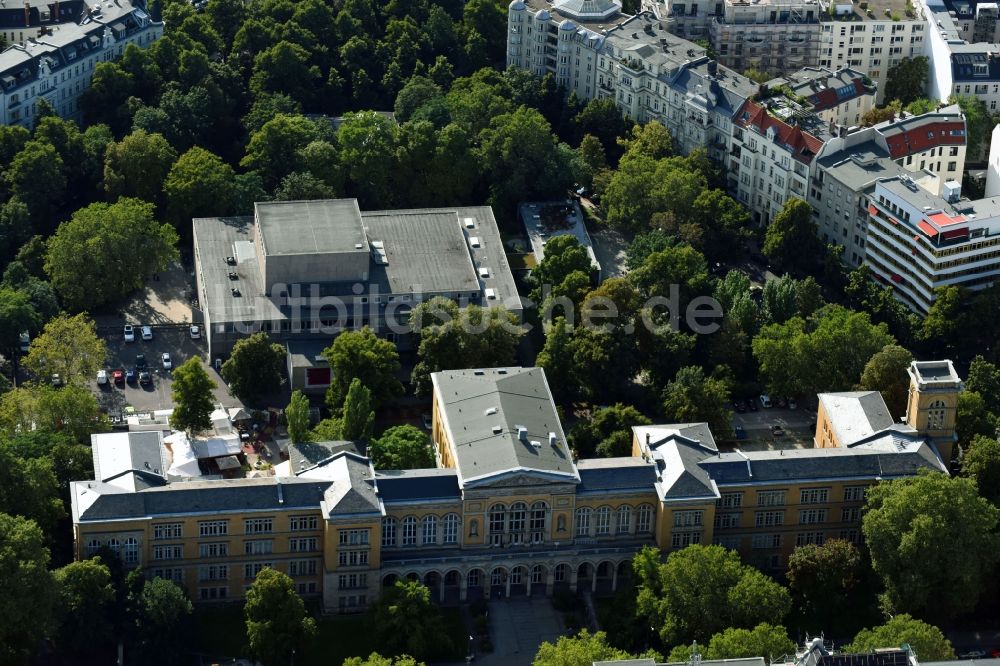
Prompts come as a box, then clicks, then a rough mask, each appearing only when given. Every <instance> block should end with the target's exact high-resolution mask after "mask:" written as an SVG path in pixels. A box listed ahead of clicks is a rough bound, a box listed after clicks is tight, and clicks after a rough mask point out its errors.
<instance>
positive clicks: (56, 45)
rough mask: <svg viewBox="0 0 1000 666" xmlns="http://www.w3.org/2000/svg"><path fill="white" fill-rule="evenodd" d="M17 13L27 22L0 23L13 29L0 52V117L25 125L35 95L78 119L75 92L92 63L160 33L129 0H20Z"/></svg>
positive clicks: (86, 81)
mask: <svg viewBox="0 0 1000 666" xmlns="http://www.w3.org/2000/svg"><path fill="white" fill-rule="evenodd" d="M19 11H20V10H19ZM8 14H9V10H0V19H3V20H5V21H6V19H7V18H9V16H8ZM22 16H24V17H25V20H26V22H27V23H28V24H29V25H23V26H17V27H16V29H15V28H14V26H12V25H9V24H8V23H6V22H5V23H2V24H0V32H3V33H5V34H4V36H5V37H9V36H10V35H15V36H14V37H13V38H10V39H9V41H11V42H16V43H14V44H12V45H11V46H8V47H7V48H6V49H4V51H3V52H2V53H0V123H2V124H4V125H21V126H23V127H25V128H28V129H31V128H32V127H34V123H35V116H36V111H35V107H36V105H37V104H38V101H39V100H45V101H46V102H47V103H48V104H49V105H50V106H51V107H52V108H53V109H55V111H56V113H58V114H59V115H60V116H61V117H63V118H67V119H71V120H77V121H79V120H80V118H81V111H80V106H79V100H80V95H81V94H83V92H84V91H85V90H86V89H87V88H88V87H89V86H90V80H91V78H92V77H93V75H94V67H95V66H96V65H97V63H100V62H106V61H109V60H114V59H115V58H117V57H119V56H121V55H122V53H124V51H125V47H126V46H127V45H128V44H135V45H137V46H140V47H143V48H145V47H148V46H149V45H150V44H152V43H153V42H154V41H156V40H157V39H159V38H160V37H162V36H163V23H162V22H159V21H154V20H153V19H152V18H151V17H150V15H149V14H148V13H147V12H146V10H145V8H144V5H143V4H140V3H139V2H135V3H133V2H130V0H114V1H113V2H110V1H109V2H97V3H95V4H93V5H90V4H86V5H85V4H83V3H74V2H69V3H65V5H64V6H60V3H58V2H56V3H55V4H53V5H46V4H41V3H34V4H32V3H29V2H25V3H24V8H23V14H22ZM35 17H37V20H36V19H35ZM63 17H67V18H72V17H79V20H78V21H77V20H69V21H67V20H65V19H64V18H63ZM60 21H63V22H60ZM29 33H30V34H29Z"/></svg>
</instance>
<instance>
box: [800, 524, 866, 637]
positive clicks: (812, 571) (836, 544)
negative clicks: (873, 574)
mask: <svg viewBox="0 0 1000 666" xmlns="http://www.w3.org/2000/svg"><path fill="white" fill-rule="evenodd" d="M860 567H861V554H860V552H858V549H857V548H856V547H855V546H854V544H852V543H851V542H849V541H843V540H841V539H829V540H827V541H826V542H825V543H823V545H817V544H808V545H805V546H799V547H798V548H796V549H795V550H794V551H792V555H791V556H790V557H789V558H788V585H789V587H791V589H792V591H793V592H795V593H796V594H798V595H799V596H800V597H801V598H802V600H803V602H804V605H805V607H806V608H808V609H809V610H810V611H811V612H812V613H813V615H814V617H816V618H817V619H819V620H820V621H821V622H823V626H831V625H832V623H833V622H834V621H835V620H836V619H837V618H838V617H839V614H840V613H842V612H844V611H845V610H846V605H847V604H848V603H850V600H849V599H848V598H847V594H848V593H849V592H850V591H851V590H853V589H854V586H855V585H857V583H858V576H859V571H860Z"/></svg>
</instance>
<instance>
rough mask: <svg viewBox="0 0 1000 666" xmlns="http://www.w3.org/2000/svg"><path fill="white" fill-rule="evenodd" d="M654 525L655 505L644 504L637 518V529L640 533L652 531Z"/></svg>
mask: <svg viewBox="0 0 1000 666" xmlns="http://www.w3.org/2000/svg"><path fill="white" fill-rule="evenodd" d="M652 525H653V507H651V506H649V505H648V504H643V505H642V506H640V507H639V511H638V513H637V514H636V518H635V531H636V532H637V533H639V534H645V533H647V532H650V531H651V529H652Z"/></svg>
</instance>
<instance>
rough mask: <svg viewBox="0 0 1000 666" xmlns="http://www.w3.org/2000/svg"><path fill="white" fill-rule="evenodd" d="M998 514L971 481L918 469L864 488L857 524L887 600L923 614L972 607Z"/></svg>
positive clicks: (993, 557)
mask: <svg viewBox="0 0 1000 666" xmlns="http://www.w3.org/2000/svg"><path fill="white" fill-rule="evenodd" d="M998 520H1000V509H998V508H997V507H995V506H993V505H992V504H990V503H989V502H987V501H986V500H985V499H983V498H982V497H980V496H979V492H978V489H977V488H976V484H975V483H974V482H973V481H972V480H971V479H966V478H952V477H949V476H947V475H945V474H935V473H922V474H920V475H918V476H916V477H912V478H907V479H899V480H895V481H889V482H883V483H880V484H878V485H876V486H872V488H871V489H870V490H869V492H868V506H867V511H866V512H865V514H864V518H863V520H862V529H863V531H864V535H865V542H866V543H867V545H868V549H869V552H870V553H871V560H872V567H873V568H874V569H875V572H876V573H877V574H878V575H879V577H880V578H881V579H882V582H883V584H884V585H885V594H884V598H885V600H886V602H887V603H888V604H889V606H890V607H891V608H893V609H895V610H897V611H900V612H908V613H911V614H913V615H915V616H917V617H921V618H924V619H927V620H948V619H951V618H954V617H955V616H957V615H959V614H961V613H964V612H967V611H969V610H972V609H973V608H974V607H975V605H976V602H977V600H978V599H979V595H980V594H981V592H982V590H983V589H985V587H986V581H987V579H988V577H989V576H990V573H989V572H990V571H992V568H993V566H994V565H995V564H996V563H997V561H998V559H1000V551H998V549H997V546H998V541H1000V537H998V535H997V521H998Z"/></svg>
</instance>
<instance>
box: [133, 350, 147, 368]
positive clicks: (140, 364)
mask: <svg viewBox="0 0 1000 666" xmlns="http://www.w3.org/2000/svg"><path fill="white" fill-rule="evenodd" d="M135 367H136V368H138V369H139V370H144V369H145V368H146V355H145V354H136V356H135Z"/></svg>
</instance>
